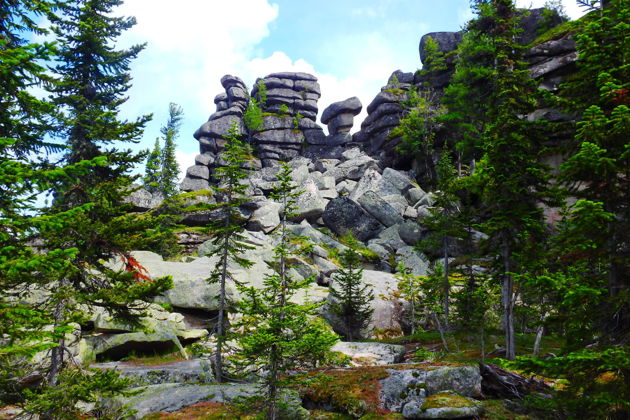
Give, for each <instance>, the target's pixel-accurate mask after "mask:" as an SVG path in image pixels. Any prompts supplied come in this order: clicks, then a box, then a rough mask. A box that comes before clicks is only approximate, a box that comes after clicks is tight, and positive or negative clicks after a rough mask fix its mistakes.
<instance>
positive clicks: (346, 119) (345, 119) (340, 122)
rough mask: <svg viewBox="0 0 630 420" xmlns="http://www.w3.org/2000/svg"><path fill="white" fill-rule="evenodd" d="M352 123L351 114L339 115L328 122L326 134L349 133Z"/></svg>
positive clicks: (352, 116) (352, 117)
mask: <svg viewBox="0 0 630 420" xmlns="http://www.w3.org/2000/svg"><path fill="white" fill-rule="evenodd" d="M353 122H354V115H353V114H347V113H346V114H339V115H337V116H336V117H335V118H333V119H332V120H330V121H329V122H328V132H329V133H330V134H337V133H349V132H350V130H351V129H352V125H353Z"/></svg>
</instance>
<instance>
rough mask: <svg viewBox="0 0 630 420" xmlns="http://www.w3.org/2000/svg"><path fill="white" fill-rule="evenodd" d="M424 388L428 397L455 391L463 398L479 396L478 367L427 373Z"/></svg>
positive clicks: (451, 368) (455, 368)
mask: <svg viewBox="0 0 630 420" xmlns="http://www.w3.org/2000/svg"><path fill="white" fill-rule="evenodd" d="M425 382H426V388H427V393H428V394H429V395H432V394H436V393H438V392H441V391H446V390H451V391H455V392H457V393H458V394H460V395H463V396H465V397H479V396H480V395H481V374H480V373H479V366H458V367H445V368H440V369H435V370H431V371H429V372H427V376H426V380H425Z"/></svg>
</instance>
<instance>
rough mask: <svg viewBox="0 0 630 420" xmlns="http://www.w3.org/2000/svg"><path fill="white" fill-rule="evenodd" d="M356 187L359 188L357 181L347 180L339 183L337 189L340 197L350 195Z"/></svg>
mask: <svg viewBox="0 0 630 420" xmlns="http://www.w3.org/2000/svg"><path fill="white" fill-rule="evenodd" d="M356 186H357V182H356V181H352V180H350V179H347V180H345V181H341V182H340V183H338V184H337V185H336V186H335V189H336V190H337V192H338V193H339V195H349V194H350V193H351V192H352V190H354V188H355V187H356Z"/></svg>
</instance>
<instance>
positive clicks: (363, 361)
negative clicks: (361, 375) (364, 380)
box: [330, 341, 405, 366]
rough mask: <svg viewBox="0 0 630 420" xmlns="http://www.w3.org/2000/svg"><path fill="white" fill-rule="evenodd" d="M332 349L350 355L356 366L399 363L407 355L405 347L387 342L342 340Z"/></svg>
mask: <svg viewBox="0 0 630 420" xmlns="http://www.w3.org/2000/svg"><path fill="white" fill-rule="evenodd" d="M330 350H331V351H336V352H339V353H343V354H345V355H346V356H348V357H350V361H351V363H352V364H353V365H355V366H384V365H391V364H392V363H399V362H401V361H402V359H403V357H404V355H405V347H404V346H398V345H395V344H385V343H360V342H344V341H340V342H338V343H336V344H335V345H334V346H332V347H331V349H330Z"/></svg>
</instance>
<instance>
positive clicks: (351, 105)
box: [321, 96, 363, 124]
mask: <svg viewBox="0 0 630 420" xmlns="http://www.w3.org/2000/svg"><path fill="white" fill-rule="evenodd" d="M362 108H363V105H361V101H360V100H359V98H357V97H356V96H353V97H352V98H348V99H346V100H343V101H340V102H333V103H332V104H330V105H329V106H328V107H327V108H326V109H325V110H324V112H323V113H322V118H321V121H322V124H328V122H329V121H330V120H331V119H333V118H335V117H336V116H338V115H339V114H345V113H348V114H351V115H353V116H354V115H358V114H359V113H360V112H361V109H362Z"/></svg>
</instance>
